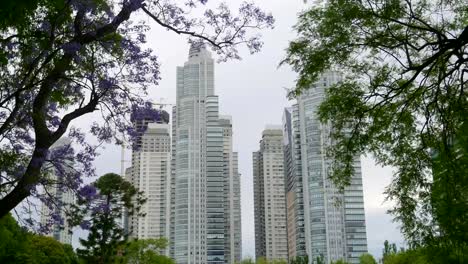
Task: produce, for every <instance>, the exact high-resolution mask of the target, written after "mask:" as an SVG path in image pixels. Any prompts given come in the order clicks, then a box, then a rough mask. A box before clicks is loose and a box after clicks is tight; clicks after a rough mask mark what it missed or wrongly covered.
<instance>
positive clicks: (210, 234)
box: [171, 46, 240, 264]
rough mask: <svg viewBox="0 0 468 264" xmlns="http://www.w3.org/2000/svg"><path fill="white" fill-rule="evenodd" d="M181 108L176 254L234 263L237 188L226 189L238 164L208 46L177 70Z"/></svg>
mask: <svg viewBox="0 0 468 264" xmlns="http://www.w3.org/2000/svg"><path fill="white" fill-rule="evenodd" d="M176 105H177V106H176V107H175V108H174V110H173V113H174V115H175V117H174V118H173V119H174V123H173V126H174V127H173V139H174V140H173V154H172V157H173V161H172V164H173V165H174V167H175V168H174V169H173V171H172V179H173V181H174V185H173V188H172V193H173V202H174V206H173V212H172V214H171V215H172V219H173V220H172V222H173V227H172V234H171V237H172V238H173V244H172V245H171V248H172V252H173V255H172V256H173V257H174V259H175V261H176V263H178V264H188V263H191V264H198V263H200V264H201V263H213V264H224V263H232V261H231V258H229V256H230V255H229V254H228V253H230V252H235V251H236V250H235V249H234V248H230V246H231V245H234V244H235V243H234V242H233V243H230V242H229V243H227V242H226V241H227V240H230V239H233V240H234V239H235V237H234V236H231V235H229V234H228V233H227V232H228V231H229V230H227V227H226V223H230V218H231V216H232V215H231V212H230V208H231V204H230V201H229V199H230V198H231V197H233V195H232V194H231V192H232V190H233V188H228V187H230V185H226V182H229V179H230V178H231V177H233V170H232V169H231V167H232V168H233V167H234V165H235V164H233V161H232V159H233V158H232V156H233V153H232V147H231V144H232V142H231V140H232V139H231V137H226V136H225V127H223V122H222V121H221V120H220V117H219V106H218V105H219V104H218V97H217V96H216V95H214V61H213V59H212V58H211V54H210V53H209V52H208V51H207V50H206V49H205V48H204V47H203V46H192V47H191V49H190V52H189V60H188V61H187V62H186V63H185V64H184V66H183V67H178V68H177V101H176ZM226 141H229V142H228V145H229V149H226V147H225V146H226ZM235 166H236V167H237V165H235ZM226 167H228V169H227V170H226ZM232 207H233V206H232ZM239 207H240V205H239ZM239 214H240V212H239ZM232 217H233V216H232ZM239 218H240V216H239ZM229 227H230V226H229ZM239 227H240V226H239ZM233 231H235V230H234V228H233ZM238 232H240V229H239V231H238Z"/></svg>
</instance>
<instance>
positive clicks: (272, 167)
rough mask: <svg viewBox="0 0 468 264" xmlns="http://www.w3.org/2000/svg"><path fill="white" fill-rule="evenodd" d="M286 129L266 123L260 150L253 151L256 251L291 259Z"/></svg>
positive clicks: (263, 255) (270, 258)
mask: <svg viewBox="0 0 468 264" xmlns="http://www.w3.org/2000/svg"><path fill="white" fill-rule="evenodd" d="M283 167H284V156H283V132H282V130H281V127H280V126H279V127H276V126H267V128H266V129H265V130H264V131H263V133H262V140H261V141H260V150H259V151H257V152H254V153H253V178H254V207H255V212H254V213H255V255H256V257H257V258H259V257H265V258H266V259H267V260H280V259H282V260H287V259H288V237H287V229H286V228H287V223H286V197H285V182H284V172H283Z"/></svg>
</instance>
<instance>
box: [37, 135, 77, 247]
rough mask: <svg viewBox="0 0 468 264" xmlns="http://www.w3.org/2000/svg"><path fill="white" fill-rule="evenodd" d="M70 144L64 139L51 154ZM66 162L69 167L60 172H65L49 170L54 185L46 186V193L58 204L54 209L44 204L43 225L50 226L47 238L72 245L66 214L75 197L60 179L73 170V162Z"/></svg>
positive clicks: (53, 146)
mask: <svg viewBox="0 0 468 264" xmlns="http://www.w3.org/2000/svg"><path fill="white" fill-rule="evenodd" d="M70 144H71V141H70V139H69V138H67V137H62V138H60V139H59V140H58V141H57V142H56V143H55V144H54V145H52V147H51V152H53V151H55V150H57V149H58V148H67V147H70ZM64 162H66V163H67V165H65V166H61V167H60V170H63V171H61V172H59V171H57V168H56V167H55V166H52V168H51V169H50V170H49V173H48V181H50V182H51V183H53V184H51V185H49V186H46V187H45V190H44V192H45V193H46V194H47V195H49V196H51V197H55V198H54V199H56V200H57V202H56V203H55V204H54V206H53V208H50V207H48V206H47V205H46V204H42V206H41V225H43V226H46V225H47V226H50V228H49V230H50V232H49V233H47V234H46V235H47V236H51V237H53V238H54V239H56V240H57V241H60V242H61V243H64V244H70V245H71V241H72V229H71V227H69V226H68V222H67V221H66V218H67V217H66V212H67V210H68V209H69V208H70V206H71V205H72V204H73V203H74V202H75V196H74V194H73V192H72V191H70V190H67V189H66V188H63V187H62V186H61V185H62V184H61V183H60V178H62V179H63V178H64V177H63V176H62V177H59V174H62V175H63V174H66V173H68V171H70V170H72V167H73V162H72V161H71V160H66V161H64ZM58 216H59V217H58ZM54 218H55V219H54ZM58 219H61V221H63V224H60V223H59V222H58Z"/></svg>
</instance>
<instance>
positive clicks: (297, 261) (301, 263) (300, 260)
mask: <svg viewBox="0 0 468 264" xmlns="http://www.w3.org/2000/svg"><path fill="white" fill-rule="evenodd" d="M291 264H309V256H300V257H295V258H293V259H292V260H291Z"/></svg>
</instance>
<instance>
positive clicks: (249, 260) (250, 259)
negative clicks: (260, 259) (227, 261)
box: [239, 258, 255, 264]
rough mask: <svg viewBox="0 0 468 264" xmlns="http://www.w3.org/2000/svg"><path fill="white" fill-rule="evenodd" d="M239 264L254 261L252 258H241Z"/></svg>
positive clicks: (253, 262) (248, 263) (252, 262)
mask: <svg viewBox="0 0 468 264" xmlns="http://www.w3.org/2000/svg"><path fill="white" fill-rule="evenodd" d="M239 264H255V261H254V260H253V259H252V258H246V259H243V260H242V261H241V262H240V263H239Z"/></svg>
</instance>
